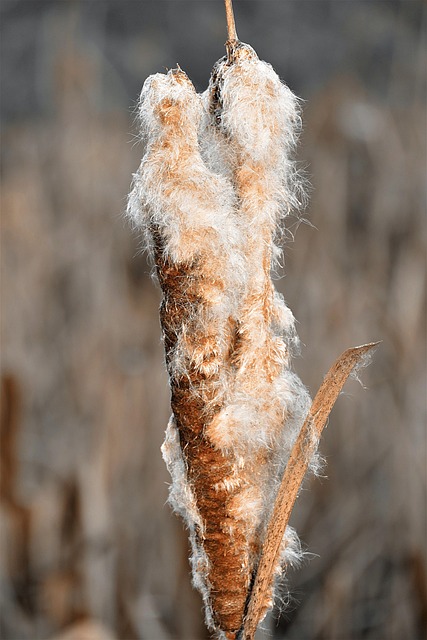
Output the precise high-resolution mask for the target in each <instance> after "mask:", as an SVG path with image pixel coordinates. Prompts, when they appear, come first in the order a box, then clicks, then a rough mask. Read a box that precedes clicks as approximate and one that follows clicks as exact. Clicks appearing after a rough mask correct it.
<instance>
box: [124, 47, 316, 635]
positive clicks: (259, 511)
mask: <svg viewBox="0 0 427 640" xmlns="http://www.w3.org/2000/svg"><path fill="white" fill-rule="evenodd" d="M140 116H141V123H142V133H143V137H144V139H145V143H146V153H145V155H144V157H143V159H142V162H141V166H140V168H139V171H138V172H137V174H136V175H135V176H134V185H133V190H132V193H131V195H130V198H129V206H128V213H129V216H130V217H131V219H132V220H133V222H134V223H135V225H136V226H137V227H140V228H142V229H143V230H144V232H145V235H146V238H147V243H148V245H149V247H150V250H151V252H152V254H153V256H154V259H155V263H156V267H157V275H158V278H159V282H160V285H161V287H162V290H163V295H164V298H163V302H162V307H161V312H160V315H161V322H162V328H163V335H164V342H165V351H166V362H167V366H168V372H169V376H170V380H171V393H172V399H171V404H172V409H173V414H174V416H173V418H172V419H171V421H170V423H169V426H168V429H167V435H166V441H165V444H164V446H163V455H164V458H165V460H166V463H167V465H168V468H169V471H170V473H171V476H172V486H171V491H170V501H171V503H172V505H173V506H174V508H175V509H176V510H177V511H178V512H179V513H180V514H181V515H182V516H183V517H184V519H185V520H186V522H187V525H188V527H189V529H190V538H191V542H192V550H193V551H192V553H193V557H192V568H193V581H194V584H195V586H196V587H197V588H198V589H199V590H200V591H201V593H202V595H203V598H204V602H205V609H206V615H207V622H208V625H209V627H210V628H212V629H214V630H216V631H217V632H218V633H219V634H220V635H221V634H222V636H223V637H226V638H235V637H236V634H237V633H238V631H239V629H240V628H241V625H242V622H243V616H244V612H245V605H246V597H247V593H248V589H249V585H250V583H251V580H252V577H253V572H254V570H255V569H256V565H257V561H258V557H259V552H260V548H261V545H262V540H263V536H264V533H265V526H266V523H267V521H268V518H269V515H270V512H271V507H272V503H273V500H274V496H275V491H276V486H277V483H278V481H279V478H280V475H281V473H282V471H283V468H284V465H285V464H286V460H287V458H288V456H289V452H290V449H291V446H292V443H293V442H294V440H295V437H296V433H297V431H298V428H299V427H300V425H301V423H302V420H303V418H304V416H305V413H306V411H307V408H308V403H309V398H308V394H307V392H306V391H305V389H304V387H303V386H302V384H301V382H300V381H299V379H298V378H297V376H296V375H295V374H294V373H292V372H291V370H290V368H289V367H290V352H291V349H292V347H293V345H294V344H295V343H296V334H295V328H294V319H293V316H292V313H291V312H290V310H289V309H288V308H287V307H286V305H285V303H284V301H283V299H282V298H281V296H280V295H279V294H277V292H276V291H275V289H274V286H273V284H272V281H271V277H270V271H271V265H272V260H273V258H274V255H275V254H276V253H277V252H276V249H275V246H274V238H275V236H276V233H277V227H278V223H279V221H280V220H281V218H282V217H284V216H285V215H286V214H287V213H288V212H289V211H290V209H291V208H295V207H296V206H297V205H298V190H297V189H296V188H295V180H294V178H295V171H294V166H293V163H292V161H291V159H290V152H291V151H292V150H293V147H294V145H295V142H296V138H297V133H298V126H299V121H300V118H299V112H298V105H297V100H296V98H295V96H294V95H293V94H292V93H291V91H290V90H289V89H288V88H287V87H286V86H285V85H283V84H282V83H281V82H280V80H279V78H278V76H277V75H276V74H275V72H274V71H273V69H272V67H271V66H270V65H268V64H266V63H265V62H262V61H260V60H259V59H258V57H257V55H256V53H255V52H254V51H253V49H251V47H249V46H248V45H243V44H240V43H239V45H238V46H237V47H236V48H235V50H234V52H233V56H232V59H231V60H227V59H224V60H222V61H219V62H218V63H217V64H216V65H215V67H214V70H213V73H212V78H211V84H210V87H209V89H208V91H207V92H206V93H205V94H203V95H202V96H199V95H197V94H196V92H195V90H194V88H193V85H192V84H191V82H190V81H189V80H188V78H187V76H186V75H185V74H184V73H183V72H182V71H181V70H179V69H178V70H173V71H170V72H169V73H168V74H166V75H162V74H156V75H155V76H151V77H150V78H148V80H147V81H146V82H145V84H144V87H143V90H142V93H141V102H140ZM298 553H299V547H298V542H297V538H296V537H295V535H294V532H292V530H288V532H287V535H286V537H285V540H284V554H283V557H282V562H291V561H293V560H294V559H295V558H296V557H297V556H298ZM277 572H278V573H280V567H277Z"/></svg>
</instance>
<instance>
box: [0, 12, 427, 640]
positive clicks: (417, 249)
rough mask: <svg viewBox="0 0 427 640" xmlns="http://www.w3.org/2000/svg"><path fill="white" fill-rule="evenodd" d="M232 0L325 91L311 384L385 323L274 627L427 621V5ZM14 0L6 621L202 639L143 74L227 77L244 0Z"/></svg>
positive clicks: (316, 490) (279, 630)
mask: <svg viewBox="0 0 427 640" xmlns="http://www.w3.org/2000/svg"><path fill="white" fill-rule="evenodd" d="M234 4H235V14H236V22H237V29H238V33H239V36H240V38H241V39H242V40H243V41H245V42H249V43H250V44H251V45H252V46H254V48H255V49H256V50H257V52H258V54H259V55H260V57H261V58H262V59H265V60H267V61H269V62H271V63H272V64H273V66H274V68H275V69H276V71H277V72H278V73H279V75H280V76H281V77H282V78H283V79H284V80H285V81H286V82H287V83H288V84H289V86H290V87H291V88H292V90H293V91H294V92H296V93H297V94H298V95H299V96H300V97H301V98H303V100H304V101H305V102H304V132H303V135H302V140H301V145H300V149H299V159H300V161H301V163H302V164H303V165H304V166H305V167H306V168H307V172H308V174H309V176H310V180H311V183H312V185H313V190H312V194H311V201H310V205H309V207H308V209H307V211H306V212H305V214H304V217H305V218H306V219H307V221H308V222H309V224H302V225H300V226H299V229H298V231H297V233H295V232H296V228H297V226H298V225H297V224H296V223H295V222H292V221H290V222H289V229H288V233H287V238H288V240H287V243H286V246H285V266H284V271H283V274H281V275H282V277H281V278H280V279H278V281H277V283H276V285H277V287H278V289H279V290H280V291H282V292H283V293H284V295H285V299H286V300H287V302H288V304H289V306H290V307H291V308H292V310H293V312H294V314H295V316H296V318H297V319H298V321H299V334H300V337H301V339H302V343H303V348H302V355H301V357H300V358H298V359H297V360H295V369H296V370H297V371H298V373H299V374H300V376H301V377H302V379H303V380H304V382H305V383H306V384H307V386H308V387H309V389H310V391H311V393H312V394H314V393H315V392H316V390H317V388H318V387H319V385H320V383H321V381H322V378H323V375H324V374H325V372H326V371H327V369H328V368H329V366H330V364H331V363H332V361H333V360H334V359H335V358H336V357H337V356H338V355H339V353H341V352H342V351H343V350H344V349H345V348H347V347H349V346H354V345H357V344H361V343H364V342H368V341H371V340H382V341H383V342H382V344H381V346H380V347H379V349H378V350H377V352H376V354H375V356H374V361H373V363H372V364H371V366H370V367H369V368H368V369H366V370H364V371H363V372H362V382H363V385H364V387H365V388H363V387H362V386H361V385H359V384H358V383H357V382H355V381H353V382H351V381H350V382H349V383H348V384H347V385H346V387H345V393H344V394H342V396H341V397H340V398H339V400H338V402H337V405H336V407H335V409H334V411H333V413H332V416H331V419H330V424H329V428H328V429H327V431H326V434H325V436H324V438H323V441H322V444H321V451H322V453H323V455H324V457H325V459H326V461H327V468H326V469H325V477H324V478H321V479H313V480H310V481H308V482H307V483H306V484H305V490H304V491H303V492H302V494H301V496H300V498H299V500H298V502H297V505H296V508H295V510H294V513H293V516H292V522H291V523H292V524H293V525H294V526H295V527H296V528H297V530H298V532H299V534H300V536H301V538H302V540H303V542H304V545H305V546H306V548H307V550H308V551H309V555H308V556H307V560H306V562H305V564H304V566H303V567H302V568H301V569H300V570H298V571H296V572H291V573H289V575H288V578H287V583H286V585H284V588H283V597H282V600H281V602H279V603H278V606H277V609H276V611H275V612H274V615H273V616H272V617H270V618H269V619H268V620H267V621H266V622H265V623H264V628H265V629H266V631H265V632H264V637H270V638H273V639H282V638H283V639H285V638H286V639H287V640H362V639H364V640H403V639H405V640H422V639H423V638H424V632H425V630H426V625H427V578H426V536H427V528H426V510H425V507H426V477H425V468H426V462H427V452H426V430H425V425H426V387H425V363H426V350H425V341H424V339H425V324H424V323H425V316H424V310H425V293H426V271H425V258H426V243H425V240H426V238H425V234H426V218H425V213H426V206H425V178H426V175H425V174H426V104H425V97H426V87H425V81H426V77H425V71H426V46H425V45H426V29H425V26H426V4H425V3H424V2H421V1H418V0H386V1H381V2H379V1H378V2H377V1H375V0H373V1H369V2H366V1H359V0H352V1H351V2H350V1H345V0H341V1H329V0H308V1H307V0H298V1H297V0H294V1H289V2H288V1H286V0H283V1H270V0H265V1H261V0H258V1H255V0H250V1H249V0H242V1H240V2H239V1H238V0H235V3H234ZM0 7H1V114H2V150H1V180H2V194H1V195H2V208H1V212H2V406H1V478H0V479H1V491H0V506H1V542H0V574H1V583H0V610H1V617H2V622H1V625H2V626H1V638H2V639H4V640H45V639H50V638H52V639H55V640H204V639H206V638H207V637H208V634H207V632H206V631H205V629H204V624H203V615H202V612H201V599H200V597H199V595H198V593H196V592H195V591H193V590H192V588H191V584H190V576H189V566H188V543H187V534H186V532H185V531H184V529H183V525H182V524H181V521H180V520H179V519H178V518H176V517H175V516H174V515H173V514H172V513H171V511H170V509H169V507H168V506H167V505H165V502H166V499H167V489H168V481H169V478H168V474H167V472H166V469H165V466H164V463H163V461H162V459H161V454H160V450H159V448H160V445H161V443H162V440H163V434H164V429H165V427H166V423H167V419H168V416H169V412H170V409H169V391H168V382H167V376H166V374H165V368H164V364H163V351H162V345H161V342H160V328H159V320H158V305H159V300H160V295H159V291H158V288H157V287H156V285H155V284H154V283H153V281H152V279H151V277H150V274H151V267H150V265H149V264H148V263H147V260H146V257H145V256H144V255H143V254H142V252H141V247H140V240H139V239H138V237H136V236H135V235H133V234H132V232H131V230H130V229H129V227H128V225H127V223H126V221H125V220H124V217H123V211H124V208H125V204H126V196H127V193H128V190H129V185H130V181H131V175H132V172H133V171H135V170H136V168H137V166H138V164H139V161H140V157H141V155H142V152H143V150H142V147H141V145H138V144H136V142H137V135H138V130H137V126H136V124H135V121H134V120H135V117H134V114H135V106H136V101H137V97H138V94H139V91H140V89H141V86H142V84H143V82H144V80H145V79H146V77H147V76H148V75H150V74H152V73H156V72H162V71H164V70H165V69H166V68H171V67H173V66H175V65H176V63H177V62H178V63H179V64H180V66H181V67H182V68H183V69H184V70H185V71H187V73H188V74H189V75H190V77H191V78H192V79H193V81H194V83H195V85H196V88H197V89H198V90H204V89H205V88H206V86H207V83H208V79H209V73H210V70H211V67H212V65H213V63H214V62H215V61H216V60H217V59H218V58H219V57H221V56H222V55H223V52H224V48H223V43H224V41H225V39H226V31H225V17H224V9H223V4H222V0H212V1H210V0H194V1H183V0H170V1H159V0H157V1H156V2H145V1H143V0H133V1H129V0H95V1H92V0H81V1H78V0H74V1H73V0H56V1H53V0H1V5H0ZM293 236H294V237H295V241H293V239H292V237H293ZM326 476H327V477H326ZM262 635H263V634H262V633H260V637H261V636H262Z"/></svg>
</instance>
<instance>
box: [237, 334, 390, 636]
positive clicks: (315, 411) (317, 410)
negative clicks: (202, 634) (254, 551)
mask: <svg viewBox="0 0 427 640" xmlns="http://www.w3.org/2000/svg"><path fill="white" fill-rule="evenodd" d="M377 344H378V343H377V342H375V343H370V344H365V345H363V346H361V347H354V348H352V349H347V351H344V353H343V354H341V356H340V357H339V358H338V360H337V361H336V362H335V363H334V364H333V365H332V367H331V368H330V369H329V371H328V373H327V375H326V377H325V379H324V381H323V383H322V385H321V387H320V389H319V391H318V392H317V394H316V397H315V398H314V400H313V404H312V405H311V408H310V411H309V413H308V416H307V418H306V419H305V422H304V424H303V426H302V429H301V431H300V433H299V436H298V438H297V440H296V442H295V444H294V446H293V449H292V451H291V455H290V458H289V461H288V464H287V465H286V469H285V473H284V475H283V478H282V482H281V484H280V487H279V491H278V493H277V497H276V501H275V504H274V509H273V513H272V515H271V518H270V521H269V523H268V527H267V533H266V536H265V541H264V544H263V547H262V553H261V558H260V562H259V565H258V570H257V573H256V576H255V581H254V585H253V588H252V591H251V595H250V600H249V605H248V611H247V614H246V618H245V623H244V626H243V638H244V640H253V638H254V636H255V632H256V629H257V626H258V623H259V622H260V620H261V618H262V617H263V614H264V613H265V612H266V609H267V607H266V604H265V603H266V602H267V601H268V600H269V593H270V592H271V588H272V584H273V580H274V569H275V567H276V566H277V562H278V559H279V553H280V546H281V543H282V540H283V536H284V534H285V530H286V527H287V525H288V522H289V518H290V515H291V511H292V508H293V506H294V504H295V500H296V498H297V495H298V491H299V489H300V486H301V483H302V481H303V479H304V475H305V473H306V471H307V468H308V464H309V461H310V458H311V456H312V454H313V453H314V451H315V449H316V447H317V442H318V439H319V438H320V435H321V433H322V431H323V428H324V427H325V425H326V422H327V419H328V416H329V414H330V412H331V409H332V407H333V406H334V404H335V401H336V399H337V397H338V395H339V393H340V391H341V389H342V388H343V386H344V383H345V381H346V380H347V378H348V376H349V375H350V373H351V372H352V371H353V369H354V368H355V367H356V366H357V365H358V364H360V363H361V362H362V361H363V358H364V357H365V356H366V355H367V354H368V353H369V352H370V351H371V350H372V349H373V348H374V347H375V346H376V345H377Z"/></svg>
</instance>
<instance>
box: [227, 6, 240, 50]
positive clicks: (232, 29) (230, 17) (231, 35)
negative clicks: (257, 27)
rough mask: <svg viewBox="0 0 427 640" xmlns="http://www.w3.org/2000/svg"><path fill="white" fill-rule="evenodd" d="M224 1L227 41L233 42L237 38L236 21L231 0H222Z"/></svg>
mask: <svg viewBox="0 0 427 640" xmlns="http://www.w3.org/2000/svg"><path fill="white" fill-rule="evenodd" d="M224 2H225V15H226V17H227V31H228V41H229V42H230V41H231V42H233V41H236V40H238V37H237V31H236V23H235V21H234V12H233V2H232V0H224Z"/></svg>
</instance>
